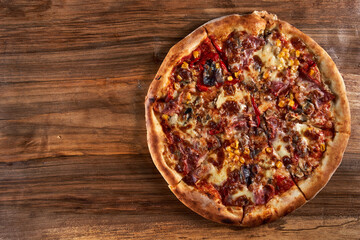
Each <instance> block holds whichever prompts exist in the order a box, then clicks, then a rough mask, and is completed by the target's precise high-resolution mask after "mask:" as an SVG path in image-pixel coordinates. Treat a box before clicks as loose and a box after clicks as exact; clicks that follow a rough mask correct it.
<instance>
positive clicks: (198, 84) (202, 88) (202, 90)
mask: <svg viewBox="0 0 360 240" xmlns="http://www.w3.org/2000/svg"><path fill="white" fill-rule="evenodd" d="M196 87H197V89H198V90H199V91H200V92H206V91H207V90H208V89H209V88H208V87H207V86H204V85H202V84H201V83H200V81H197V83H196Z"/></svg>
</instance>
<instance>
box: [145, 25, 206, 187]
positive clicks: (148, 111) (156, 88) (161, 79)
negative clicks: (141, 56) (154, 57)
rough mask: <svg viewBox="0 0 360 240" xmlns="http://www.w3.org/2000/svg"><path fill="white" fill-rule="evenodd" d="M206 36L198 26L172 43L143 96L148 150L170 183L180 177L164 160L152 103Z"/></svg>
mask: <svg viewBox="0 0 360 240" xmlns="http://www.w3.org/2000/svg"><path fill="white" fill-rule="evenodd" d="M206 37H207V34H206V31H205V29H204V28H203V27H199V28H197V29H196V30H195V31H193V32H192V33H190V34H189V35H188V36H187V37H185V38H184V39H182V40H181V41H180V42H178V43H177V44H176V45H174V46H173V47H172V48H171V49H170V50H169V52H168V54H167V55H166V57H165V59H164V61H163V63H162V64H161V66H160V68H159V70H158V72H157V74H156V75H155V78H154V80H153V81H152V83H151V85H150V87H149V90H148V93H147V95H146V97H145V120H146V129H147V142H148V147H149V151H150V154H151V157H152V160H153V162H154V164H155V166H156V167H157V169H158V170H159V172H160V173H161V175H162V176H163V177H164V179H165V180H166V182H167V183H168V184H170V185H175V184H177V183H178V182H179V181H180V180H181V178H182V177H181V175H180V174H179V173H177V172H176V171H175V170H173V169H171V168H170V167H169V166H168V165H167V164H166V162H165V159H164V157H163V154H162V153H163V151H164V144H165V143H166V138H165V135H164V133H163V131H162V128H161V125H160V123H159V121H158V120H157V119H156V117H155V115H154V111H153V109H152V103H153V101H154V99H155V98H156V96H158V95H163V94H165V92H164V90H165V87H166V86H167V83H168V79H169V77H170V75H171V72H172V69H173V67H174V65H175V64H176V63H177V62H178V61H179V60H180V59H181V58H182V57H184V56H186V55H188V54H190V53H191V52H192V51H193V50H194V49H195V48H196V47H197V46H198V45H199V44H200V43H201V42H202V41H203V40H204V39H205V38H206Z"/></svg>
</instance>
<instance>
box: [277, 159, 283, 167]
mask: <svg viewBox="0 0 360 240" xmlns="http://www.w3.org/2000/svg"><path fill="white" fill-rule="evenodd" d="M275 165H276V167H277V168H281V167H282V166H283V163H282V162H281V161H277V162H276V164H275Z"/></svg>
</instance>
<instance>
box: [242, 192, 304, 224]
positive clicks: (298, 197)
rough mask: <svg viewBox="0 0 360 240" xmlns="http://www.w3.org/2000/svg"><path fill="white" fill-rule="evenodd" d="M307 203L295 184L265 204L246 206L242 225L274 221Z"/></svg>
mask: <svg viewBox="0 0 360 240" xmlns="http://www.w3.org/2000/svg"><path fill="white" fill-rule="evenodd" d="M305 203H306V199H305V198H304V196H303V194H302V193H301V191H300V190H299V189H298V188H297V187H296V185H294V186H293V187H291V188H290V189H289V190H288V191H286V192H284V193H283V194H281V195H280V196H275V197H274V198H272V199H271V200H270V201H269V202H268V203H266V204H265V205H259V206H249V207H245V210H244V211H245V212H244V218H243V220H242V223H241V224H242V226H247V227H253V226H257V225H260V224H263V223H267V222H272V221H274V220H276V219H278V218H280V217H282V216H285V215H287V214H288V213H290V212H292V211H294V210H295V209H297V208H299V207H300V206H302V205H304V204H305Z"/></svg>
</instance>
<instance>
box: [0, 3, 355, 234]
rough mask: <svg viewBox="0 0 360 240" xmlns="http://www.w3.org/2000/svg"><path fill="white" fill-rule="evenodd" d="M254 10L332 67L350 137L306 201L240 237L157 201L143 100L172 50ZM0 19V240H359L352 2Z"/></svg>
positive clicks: (34, 13) (161, 187)
mask: <svg viewBox="0 0 360 240" xmlns="http://www.w3.org/2000/svg"><path fill="white" fill-rule="evenodd" d="M255 9H257V10H263V9H264V10H267V11H269V12H273V13H276V14H278V16H279V17H280V18H281V19H283V20H286V21H288V22H290V23H292V24H293V25H295V26H296V27H298V28H299V29H301V30H302V31H304V32H305V33H307V34H309V35H310V36H311V37H313V38H314V39H315V40H316V41H317V42H318V43H319V44H320V45H321V46H322V47H324V48H325V49H326V50H327V51H328V53H329V54H330V55H331V56H332V58H333V59H334V61H335V62H336V64H337V66H338V67H339V69H340V72H341V73H342V74H343V76H344V80H345V83H346V86H347V90H348V98H349V101H350V105H351V113H352V135H351V138H350V142H349V145H348V147H347V150H346V153H345V155H344V159H343V162H342V164H341V166H340V167H339V169H338V170H337V172H336V173H335V175H334V176H333V178H332V179H331V181H330V182H329V184H328V185H327V186H326V187H325V188H324V189H323V191H322V192H321V193H319V194H318V196H317V197H316V198H315V199H314V200H312V201H311V202H309V203H307V204H306V205H305V206H304V207H302V208H300V209H298V210H297V211H295V212H294V213H292V214H291V215H289V216H287V217H285V218H283V219H281V220H278V221H276V222H274V223H270V224H267V225H264V226H260V227H257V228H253V229H241V228H236V227H228V226H224V225H220V224H216V223H213V222H210V221H207V220H205V219H203V218H202V217H200V216H198V215H197V214H195V213H193V212H192V211H190V210H189V209H187V208H186V207H185V206H183V205H182V204H181V203H180V202H179V201H178V200H177V199H176V198H175V197H174V196H173V194H172V193H171V192H170V191H169V189H168V187H167V185H166V183H165V181H164V180H163V178H162V177H161V175H160V174H159V172H158V171H157V170H156V168H155V167H154V165H153V163H152V161H151V158H150V155H149V151H148V148H147V143H146V137H145V134H146V129H145V121H144V105H143V102H144V98H145V94H146V92H147V88H148V86H149V84H150V82H151V81H152V79H153V77H154V75H155V73H156V71H157V69H158V67H159V66H160V63H161V62H162V60H163V59H164V57H165V55H166V53H167V51H168V50H169V48H170V47H171V46H172V45H174V44H175V43H176V42H178V41H179V40H180V39H182V38H183V37H184V36H186V35H187V34H188V33H190V32H191V31H192V30H193V29H195V28H197V27H198V26H199V25H201V24H203V23H204V22H206V21H208V20H210V19H213V18H216V17H219V16H223V15H227V14H231V13H249V12H252V11H253V10H255ZM0 19H1V22H0V52H1V58H0V59H1V60H0V85H1V86H0V152H1V156H0V239H75V238H76V239H126V238H132V239H176V238H178V239H200V238H201V239H206V238H209V239H213V238H219V239H232V238H242V237H243V238H244V237H246V238H249V237H262V238H266V239H278V238H281V237H283V238H285V237H286V238H292V239H310V238H313V239H322V238H326V239H356V238H359V236H360V223H359V212H360V187H359V186H360V177H359V174H360V137H359V136H360V93H359V92H360V85H359V77H360V75H359V71H360V44H359V40H360V39H359V25H360V21H359V19H360V2H359V1H335V2H331V1H319V2H317V1H310V0H307V1H284V2H277V1H271V0H269V1H260V2H256V1H251V0H247V1H215V0H214V1H199V3H197V2H196V1H188V2H186V1H161V2H155V1H154V2H153V1H151V2H148V1H115V0H101V1H92V0H68V1H66V0H33V1H27V0H13V1H12V0H3V1H0Z"/></svg>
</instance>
